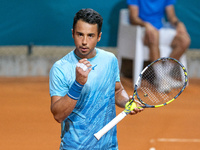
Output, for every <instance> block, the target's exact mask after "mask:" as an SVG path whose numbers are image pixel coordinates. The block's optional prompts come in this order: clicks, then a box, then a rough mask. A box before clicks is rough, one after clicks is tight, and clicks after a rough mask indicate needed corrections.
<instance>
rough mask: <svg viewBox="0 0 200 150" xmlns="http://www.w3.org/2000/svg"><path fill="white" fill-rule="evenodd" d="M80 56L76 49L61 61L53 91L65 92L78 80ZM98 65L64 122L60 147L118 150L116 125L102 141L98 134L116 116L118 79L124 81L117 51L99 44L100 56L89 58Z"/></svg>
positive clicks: (55, 68)
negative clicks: (77, 70)
mask: <svg viewBox="0 0 200 150" xmlns="http://www.w3.org/2000/svg"><path fill="white" fill-rule="evenodd" d="M77 58H78V57H77V56H76V55H75V53H74V51H71V52H70V53H69V54H67V55H66V56H64V57H63V58H62V59H60V60H59V61H57V62H56V63H55V64H54V65H53V67H52V69H51V71H50V76H49V88H50V95H51V96H54V95H57V96H65V95H66V94H67V92H68V90H69V88H70V87H71V85H72V84H73V82H74V81H75V68H76V64H77V63H78V59H77ZM88 61H90V63H91V64H92V66H95V65H96V67H94V69H93V70H92V71H91V72H90V73H89V76H88V80H87V83H86V84H85V85H84V87H83V89H82V92H81V96H80V99H79V100H78V101H77V104H76V106H75V108H74V110H73V112H72V113H71V114H70V115H69V116H68V117H67V118H66V119H65V120H64V121H63V122H62V126H61V128H62V133H61V146H60V149H67V150H82V149H84V150H86V149H87V150H90V149H91V150H94V149H101V150H117V149H118V143H117V135H116V127H114V128H113V129H111V130H110V131H109V132H108V133H107V134H105V135H104V136H103V137H102V138H101V139H100V140H99V141H97V140H96V138H95V137H94V133H96V132H98V131H99V130H100V129H101V128H102V127H103V126H105V125H106V124H107V123H108V122H110V121H111V120H112V119H113V118H114V117H115V116H116V111H115V83H116V82H117V81H120V77H119V68H118V62H117V59H116V57H115V56H114V54H112V53H110V52H106V51H104V50H101V49H97V48H96V56H95V57H93V58H91V59H88Z"/></svg>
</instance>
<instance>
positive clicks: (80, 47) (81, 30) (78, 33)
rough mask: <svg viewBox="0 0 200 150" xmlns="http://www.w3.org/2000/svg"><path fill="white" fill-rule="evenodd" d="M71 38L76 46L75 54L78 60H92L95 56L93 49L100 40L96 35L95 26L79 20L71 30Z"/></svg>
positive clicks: (99, 36)
mask: <svg viewBox="0 0 200 150" xmlns="http://www.w3.org/2000/svg"><path fill="white" fill-rule="evenodd" d="M72 37H73V38H74V43H75V46H76V49H75V53H76V55H77V56H79V57H80V58H92V57H94V56H95V55H96V51H95V50H94V48H95V47H96V44H97V42H99V41H100V39H101V33H100V34H99V35H98V26H97V24H89V23H86V22H84V21H82V20H79V21H78V22H77V24H76V25H75V28H74V30H72Z"/></svg>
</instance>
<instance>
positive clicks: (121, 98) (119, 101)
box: [115, 82, 143, 115]
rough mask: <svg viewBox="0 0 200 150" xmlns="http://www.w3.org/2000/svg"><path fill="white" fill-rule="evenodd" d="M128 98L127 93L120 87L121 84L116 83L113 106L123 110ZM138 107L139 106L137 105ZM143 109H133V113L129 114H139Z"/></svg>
mask: <svg viewBox="0 0 200 150" xmlns="http://www.w3.org/2000/svg"><path fill="white" fill-rule="evenodd" d="M130 98H132V97H129V96H128V94H127V92H126V91H125V89H124V87H123V86H122V84H121V82H116V84H115V104H116V105H117V106H119V107H121V108H125V104H126V103H127V102H128V101H129V99H130ZM137 105H138V106H139V104H137ZM142 110H143V108H140V109H138V108H134V110H133V111H131V112H130V114H131V115H133V114H137V113H138V112H141V111H142Z"/></svg>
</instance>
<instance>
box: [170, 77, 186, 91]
mask: <svg viewBox="0 0 200 150" xmlns="http://www.w3.org/2000/svg"><path fill="white" fill-rule="evenodd" d="M168 81H169V84H170V86H171V88H180V87H182V86H183V83H182V82H181V81H178V80H176V79H174V78H172V77H170V76H169V77H168Z"/></svg>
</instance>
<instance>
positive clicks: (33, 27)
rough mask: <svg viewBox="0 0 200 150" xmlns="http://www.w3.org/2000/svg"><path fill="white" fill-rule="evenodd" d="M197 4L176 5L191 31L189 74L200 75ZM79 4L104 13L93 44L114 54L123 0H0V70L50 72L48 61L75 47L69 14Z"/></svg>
mask: <svg viewBox="0 0 200 150" xmlns="http://www.w3.org/2000/svg"><path fill="white" fill-rule="evenodd" d="M199 6H200V1H199V0H191V1H190V2H188V1H187V0H177V2H176V5H175V9H176V14H177V16H178V17H179V18H180V20H181V21H183V22H184V23H185V25H186V27H187V30H188V32H189V34H190V36H191V45H190V48H189V51H188V53H187V59H188V66H189V67H188V68H189V69H190V71H189V72H190V74H189V75H190V76H191V77H199V76H200V71H198V70H200V69H199V68H198V67H199V66H198V64H199V61H198V60H199V58H200V55H199V53H200V51H199V49H200V42H199V38H200V30H199V27H200V19H199V18H200V11H199ZM81 8H93V9H95V10H96V11H97V12H99V13H100V14H101V15H102V17H103V18H104V22H103V28H102V32H103V34H102V38H101V41H100V42H99V43H98V45H97V46H98V47H103V48H104V49H106V50H108V51H111V52H113V53H115V54H116V55H117V49H116V47H117V35H118V25H119V11H120V9H122V8H127V5H126V0H115V1H106V0H101V1H97V2H96V1H95V2H94V1H90V0H85V1H81V0H76V1H71V0H60V1H54V0H40V1H35V0H20V1H15V0H1V5H0V14H1V15H0V22H1V23H0V59H1V63H0V76H4V75H5V76H16V75H17V76H21V75H22V76H25V75H31V76H32V75H48V71H49V69H50V67H51V66H52V63H53V62H55V60H57V59H59V58H60V57H62V56H64V55H65V54H66V53H67V52H69V51H71V50H72V48H73V45H74V42H73V39H72V35H71V28H72V23H73V17H74V15H75V13H76V12H77V11H78V10H80V9H81ZM42 56H43V57H42ZM41 58H42V59H41ZM23 62H26V63H23ZM5 64H6V65H5ZM33 64H35V65H33ZM37 64H40V65H37ZM191 64H193V65H191ZM29 66H31V67H29ZM33 66H34V67H33ZM40 67H41V68H40ZM16 69H17V70H16Z"/></svg>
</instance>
